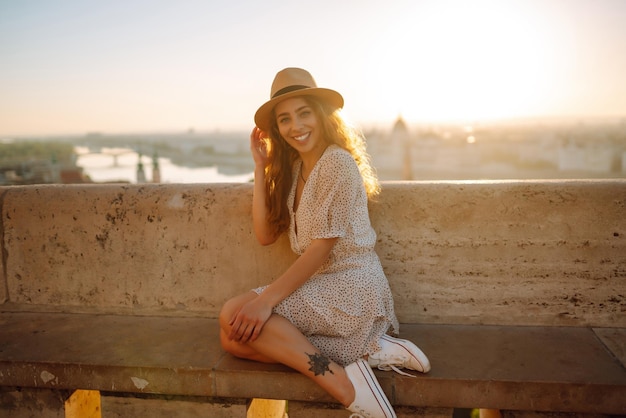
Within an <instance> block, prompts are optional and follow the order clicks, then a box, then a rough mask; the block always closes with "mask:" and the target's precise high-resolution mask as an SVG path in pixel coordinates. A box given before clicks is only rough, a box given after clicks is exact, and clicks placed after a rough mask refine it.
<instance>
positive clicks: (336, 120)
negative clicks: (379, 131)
mask: <svg viewBox="0 0 626 418" xmlns="http://www.w3.org/2000/svg"><path fill="white" fill-rule="evenodd" d="M302 98H303V99H304V100H305V101H306V102H307V103H308V104H309V106H311V109H313V112H314V113H315V116H316V117H317V120H318V124H319V126H321V133H322V138H323V140H324V141H325V142H326V143H327V144H328V145H331V144H336V145H338V146H340V147H341V148H343V149H345V150H346V151H348V152H349V153H350V154H351V155H352V157H353V158H354V161H356V164H357V166H358V168H359V172H360V173H361V177H362V178H363V185H364V186H365V191H366V192H367V196H368V198H369V199H372V198H374V197H375V196H376V195H378V193H379V192H380V184H379V182H378V178H377V176H376V173H375V171H374V169H373V168H372V165H371V162H370V156H369V154H368V153H367V150H366V144H365V138H364V136H363V134H362V133H361V131H360V130H358V129H357V128H355V127H354V126H352V125H351V124H349V123H348V122H347V121H346V120H345V119H344V118H343V117H342V115H341V112H340V110H338V109H337V110H335V109H333V108H331V107H330V106H328V105H327V104H326V103H325V102H323V101H320V100H318V99H316V98H315V97H313V96H302ZM271 123H272V126H271V129H270V132H268V133H267V134H268V136H269V138H265V141H266V145H267V152H268V154H267V156H268V164H267V166H266V167H265V191H266V193H265V196H266V200H265V204H266V205H267V208H268V219H267V220H268V222H269V224H270V225H271V227H272V228H273V229H274V232H276V233H277V234H279V233H282V232H284V231H286V230H287V229H288V228H289V222H290V219H289V210H288V208H287V196H288V195H289V191H290V189H291V185H292V181H293V169H292V168H293V164H294V162H295V161H296V160H297V159H298V158H299V155H298V152H297V151H296V150H295V149H294V148H292V147H291V146H290V145H289V144H288V143H287V141H285V140H284V139H283V138H282V137H281V135H280V133H279V131H278V125H277V123H276V120H275V118H274V117H272V122H271Z"/></svg>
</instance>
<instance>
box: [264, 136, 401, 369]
mask: <svg viewBox="0 0 626 418" xmlns="http://www.w3.org/2000/svg"><path fill="white" fill-rule="evenodd" d="M300 169H301V162H300V161H298V162H297V163H296V164H295V166H294V175H293V178H294V183H293V185H292V187H291V192H290V194H289V197H288V200H287V204H288V207H289V211H290V215H291V225H290V228H289V240H290V242H291V248H292V250H293V251H294V252H295V253H296V254H298V255H301V254H303V253H304V251H305V250H306V248H307V247H308V246H309V245H310V243H311V241H312V240H314V239H320V238H336V237H338V238H339V239H338V240H337V242H336V244H335V246H334V247H333V250H332V252H331V254H330V256H329V258H328V260H327V261H326V262H325V263H324V264H323V265H322V266H321V267H320V268H319V270H318V271H317V272H316V273H315V274H314V275H313V276H312V277H311V278H310V279H309V280H308V281H307V282H306V283H304V284H303V285H302V286H301V287H300V288H298V289H297V290H296V291H294V292H293V293H292V294H291V295H289V296H288V297H287V298H285V299H284V300H283V301H282V302H280V303H279V304H278V305H276V307H275V308H274V312H275V313H277V314H279V315H281V316H283V317H285V318H287V319H288V320H289V321H291V322H292V323H293V324H295V325H296V326H297V327H298V329H300V330H301V331H302V332H303V333H304V335H306V336H307V338H308V339H309V340H310V341H311V342H312V343H313V345H315V346H316V347H317V348H319V349H320V351H321V352H322V353H323V354H325V355H326V356H328V357H329V358H331V359H332V360H334V361H336V362H337V363H339V364H341V365H344V366H346V365H348V364H350V363H353V362H354V361H356V360H357V359H359V358H361V357H363V355H365V354H369V353H374V352H376V351H378V350H380V346H379V344H378V341H379V339H380V337H381V336H382V335H383V334H384V333H385V332H387V331H388V330H389V328H390V327H391V331H392V332H393V333H397V332H398V328H399V327H398V320H397V318H396V315H395V312H394V307H393V297H392V294H391V290H390V289H389V283H388V282H387V278H386V277H385V274H384V272H383V270H382V267H381V265H380V260H379V259H378V256H377V255H376V253H375V252H374V245H375V243H376V233H375V232H374V230H373V228H372V226H371V224H370V219H369V212H368V207H367V194H366V192H365V188H364V186H363V181H362V178H361V175H360V173H359V169H358V167H357V165H356V163H355V161H354V159H353V158H352V156H351V155H350V154H349V153H348V152H347V151H345V150H344V149H342V148H340V147H338V146H336V145H332V146H329V147H328V148H327V149H326V151H325V152H324V154H323V155H322V157H321V158H320V159H319V160H318V162H317V164H316V165H315V167H314V168H313V170H312V171H311V174H310V175H309V178H308V179H307V182H306V184H305V185H304V190H303V192H302V197H301V198H300V204H299V206H298V210H297V212H294V211H293V207H294V200H295V195H296V184H297V181H298V180H297V179H298V176H299V175H300ZM296 226H297V227H296ZM296 231H297V232H296ZM264 288H265V287H262V288H259V289H256V290H255V291H256V292H257V293H260V292H262V291H263V289H264Z"/></svg>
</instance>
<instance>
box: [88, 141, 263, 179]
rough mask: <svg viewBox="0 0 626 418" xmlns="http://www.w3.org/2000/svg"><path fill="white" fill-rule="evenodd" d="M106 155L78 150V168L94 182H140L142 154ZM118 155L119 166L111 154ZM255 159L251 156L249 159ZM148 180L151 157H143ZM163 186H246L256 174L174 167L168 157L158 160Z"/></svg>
mask: <svg viewBox="0 0 626 418" xmlns="http://www.w3.org/2000/svg"><path fill="white" fill-rule="evenodd" d="M102 151H103V153H98V154H95V153H88V151H87V149H86V148H82V147H76V154H77V155H78V158H77V161H76V165H78V166H79V167H82V168H83V172H84V174H86V175H88V176H89V178H91V180H93V181H94V182H97V183H100V182H115V181H122V182H129V183H137V182H138V181H137V165H138V162H139V154H138V153H136V152H134V151H133V150H130V149H128V150H126V149H119V148H116V149H110V150H106V149H103V150H102ZM113 153H117V154H119V155H118V157H117V164H115V160H114V158H113V156H112V155H111V154H113ZM250 158H252V157H250ZM141 162H142V163H143V166H144V172H145V176H146V180H147V181H148V182H150V181H151V180H152V157H148V156H145V155H144V156H142V157H141ZM158 163H159V170H160V172H161V183H244V182H248V181H250V180H251V179H252V178H253V173H247V174H240V175H227V174H223V173H220V172H219V171H218V168H217V167H195V168H190V167H182V166H178V165H175V164H173V163H172V162H171V161H170V160H169V159H168V158H158Z"/></svg>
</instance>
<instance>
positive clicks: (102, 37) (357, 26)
mask: <svg viewBox="0 0 626 418" xmlns="http://www.w3.org/2000/svg"><path fill="white" fill-rule="evenodd" d="M624 22H626V1H624V0H467V1H466V0H387V1H382V0H344V1H338V0H316V1H314V2H296V1H282V0H264V1H258V0H221V1H215V0H169V1H165V0H107V1H103V0H0V136H11V135H12V136H27V135H73V134H76V135H80V134H85V133H88V132H101V133H107V134H117V133H141V132H161V131H163V132H178V131H180V132H184V131H187V130H190V129H193V130H195V131H215V130H221V131H227V130H235V129H236V130H239V129H245V130H251V129H252V127H253V115H254V112H255V111H256V109H257V108H258V107H259V106H260V105H261V104H263V102H265V101H266V100H267V99H269V91H270V85H271V82H272V79H273V78H274V75H275V74H276V72H277V71H279V70H281V69H282V68H285V67H301V68H305V69H307V70H309V71H310V72H311V73H312V74H313V76H314V77H315V79H316V81H317V84H318V85H319V86H320V87H327V88H332V89H335V90H337V91H339V92H340V93H341V94H342V95H343V96H344V99H345V107H344V113H345V114H346V116H347V117H348V118H349V119H350V120H352V121H353V122H355V123H357V124H359V125H361V126H363V127H369V126H387V125H390V124H392V123H393V121H394V120H396V119H397V118H398V117H399V116H402V117H403V118H404V119H405V120H406V121H407V122H409V123H416V124H419V123H438V122H448V121H461V122H471V123H476V122H481V121H491V120H500V119H516V118H535V117H541V118H546V117H548V118H562V117H575V118H583V117H584V118H591V117H607V116H609V117H625V116H626V24H624Z"/></svg>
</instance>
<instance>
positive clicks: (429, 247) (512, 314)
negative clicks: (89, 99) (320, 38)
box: [0, 180, 626, 327]
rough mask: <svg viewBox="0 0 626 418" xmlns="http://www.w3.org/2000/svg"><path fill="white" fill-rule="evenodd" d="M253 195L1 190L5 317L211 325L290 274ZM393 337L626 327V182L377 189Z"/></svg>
mask: <svg viewBox="0 0 626 418" xmlns="http://www.w3.org/2000/svg"><path fill="white" fill-rule="evenodd" d="M251 193H252V186H251V185H250V184H206V185H141V186H139V185H71V186H27V187H4V188H0V212H1V216H2V217H1V223H0V238H1V244H2V266H1V267H2V281H1V282H0V300H4V302H5V303H4V304H3V305H0V306H1V307H0V309H2V310H43V311H46V310H50V311H67V312H92V311H97V312H100V311H101V312H109V313H133V314H154V313H158V314H161V315H163V314H164V315H201V316H207V317H216V316H217V314H218V311H219V308H220V306H221V304H222V303H223V301H224V300H226V299H227V298H229V297H230V296H232V295H235V294H238V293H241V292H243V291H245V290H247V289H249V288H252V287H255V286H257V285H260V284H263V283H266V282H269V281H271V280H272V279H273V278H275V277H277V276H278V275H279V274H280V273H281V271H282V270H283V269H284V268H285V267H286V266H287V265H288V263H289V262H290V261H291V260H293V255H292V254H291V253H290V250H289V245H288V242H287V240H286V238H284V237H283V239H281V240H279V242H278V243H276V244H274V245H272V246H269V247H262V246H260V245H258V244H257V242H256V241H255V239H254V237H253V233H252V229H251V227H252V225H251V218H250V209H251ZM371 217H372V222H373V224H374V227H375V229H376V230H377V232H378V244H377V251H378V253H379V256H380V258H381V261H382V263H383V267H384V269H385V271H386V273H387V275H388V278H389V281H390V284H391V287H392V290H393V292H394V294H395V299H396V309H397V313H398V316H399V318H400V320H401V322H415V323H457V324H478V323H480V324H520V325H588V326H599V327H604V326H606V327H624V326H626V315H624V313H625V312H626V181H624V180H609V181H565V182H563V181H553V182H545V181H542V182H477V183H430V182H429V183H420V182H413V183H384V185H383V193H382V194H381V196H380V197H379V198H378V200H377V201H376V202H373V203H372V204H371Z"/></svg>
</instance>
